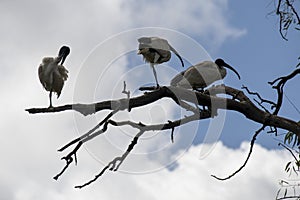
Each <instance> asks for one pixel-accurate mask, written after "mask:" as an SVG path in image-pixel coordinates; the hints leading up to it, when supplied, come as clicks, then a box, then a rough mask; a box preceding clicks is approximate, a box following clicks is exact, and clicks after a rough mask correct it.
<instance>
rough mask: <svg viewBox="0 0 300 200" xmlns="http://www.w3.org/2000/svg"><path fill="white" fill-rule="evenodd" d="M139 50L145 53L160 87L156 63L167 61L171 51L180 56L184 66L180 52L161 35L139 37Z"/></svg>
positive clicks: (144, 56) (140, 52)
mask: <svg viewBox="0 0 300 200" xmlns="http://www.w3.org/2000/svg"><path fill="white" fill-rule="evenodd" d="M138 42H139V47H138V48H139V50H138V54H141V55H143V58H144V60H145V61H146V62H148V63H150V67H151V68H152V70H153V74H154V78H155V81H156V86H157V87H159V84H158V80H157V74H156V70H155V68H154V65H157V64H161V63H164V62H167V61H169V60H170V58H171V51H172V52H173V53H174V54H175V55H176V56H177V57H178V58H179V60H180V62H181V65H182V67H184V63H183V60H182V58H181V56H180V55H179V53H178V52H177V51H176V50H175V49H174V48H173V47H172V46H171V45H170V44H169V43H168V41H167V40H165V39H162V38H159V37H141V38H139V39H138Z"/></svg>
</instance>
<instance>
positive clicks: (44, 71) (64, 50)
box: [38, 46, 70, 108]
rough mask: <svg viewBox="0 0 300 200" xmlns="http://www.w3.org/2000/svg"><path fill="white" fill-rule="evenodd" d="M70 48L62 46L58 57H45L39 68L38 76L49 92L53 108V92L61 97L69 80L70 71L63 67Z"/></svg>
mask: <svg viewBox="0 0 300 200" xmlns="http://www.w3.org/2000/svg"><path fill="white" fill-rule="evenodd" d="M69 53H70V48H69V47H67V46H62V47H61V48H60V50H59V52H58V56H57V57H45V58H43V60H42V63H41V64H40V66H39V68H38V75H39V79H40V82H41V84H42V85H43V87H44V88H45V90H46V91H49V92H50V93H49V100H50V106H49V108H52V107H53V106H52V92H55V93H56V94H57V98H58V97H59V96H60V94H61V91H62V88H63V86H64V82H65V81H66V80H67V78H68V70H67V69H66V68H65V67H64V66H63V64H64V62H65V59H66V57H67V56H68V55H69Z"/></svg>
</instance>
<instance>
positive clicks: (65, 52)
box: [58, 46, 70, 65]
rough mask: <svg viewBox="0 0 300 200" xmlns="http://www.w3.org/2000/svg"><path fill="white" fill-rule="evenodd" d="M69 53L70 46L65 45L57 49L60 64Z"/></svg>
mask: <svg viewBox="0 0 300 200" xmlns="http://www.w3.org/2000/svg"><path fill="white" fill-rule="evenodd" d="M69 54H70V48H69V47H67V46H62V47H61V48H60V49H59V52H58V57H59V58H61V65H63V64H64V62H65V60H66V58H67V56H68V55H69Z"/></svg>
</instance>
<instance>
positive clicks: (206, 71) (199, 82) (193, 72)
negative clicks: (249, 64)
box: [171, 58, 241, 90]
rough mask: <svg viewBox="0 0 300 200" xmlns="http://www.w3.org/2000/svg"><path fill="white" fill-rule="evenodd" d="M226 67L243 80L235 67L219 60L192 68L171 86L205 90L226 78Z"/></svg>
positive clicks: (177, 77) (177, 76) (181, 74)
mask: <svg viewBox="0 0 300 200" xmlns="http://www.w3.org/2000/svg"><path fill="white" fill-rule="evenodd" d="M225 67H226V68H228V69H230V70H232V71H233V72H234V73H235V74H236V75H237V76H238V78H239V79H241V77H240V75H239V73H238V72H237V71H236V70H235V69H234V68H233V67H231V66H230V65H228V64H227V63H225V62H224V60H222V59H220V58H219V59H217V60H216V61H215V62H212V61H204V62H201V63H199V64H196V65H194V66H190V67H189V68H188V69H186V70H185V71H183V72H181V73H179V74H177V75H176V76H175V77H174V78H173V79H172V80H171V85H172V86H178V87H183V88H192V89H201V90H203V88H205V87H207V86H209V85H210V84H212V83H213V82H215V81H217V80H221V79H223V78H224V77H225V76H226V74H227V72H226V69H225Z"/></svg>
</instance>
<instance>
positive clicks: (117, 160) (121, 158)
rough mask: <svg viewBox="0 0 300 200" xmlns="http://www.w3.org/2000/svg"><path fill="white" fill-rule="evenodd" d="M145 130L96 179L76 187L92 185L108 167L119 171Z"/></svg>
mask: <svg viewBox="0 0 300 200" xmlns="http://www.w3.org/2000/svg"><path fill="white" fill-rule="evenodd" d="M144 132H145V131H142V130H140V131H139V132H138V133H137V134H136V136H135V137H134V138H133V140H132V141H131V143H130V144H129V145H128V148H127V150H126V152H125V153H124V154H123V155H122V156H121V157H116V158H114V159H113V160H112V161H111V162H109V163H108V164H107V165H106V166H105V167H104V168H103V169H102V170H101V172H100V173H99V174H97V175H96V176H95V178H94V179H92V180H90V181H88V182H86V183H84V184H82V185H78V186H75V188H79V189H81V188H83V187H85V186H88V185H90V184H91V183H93V182H95V181H96V180H97V179H98V178H99V177H101V176H102V175H103V174H104V172H105V171H106V170H107V169H109V170H111V171H117V170H118V169H119V167H120V165H121V164H122V163H123V161H124V160H125V158H126V157H127V156H128V154H129V153H130V152H131V151H132V149H133V148H134V146H135V145H136V144H137V142H138V139H139V137H141V136H142V134H143V133H144ZM117 163H118V164H117Z"/></svg>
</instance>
